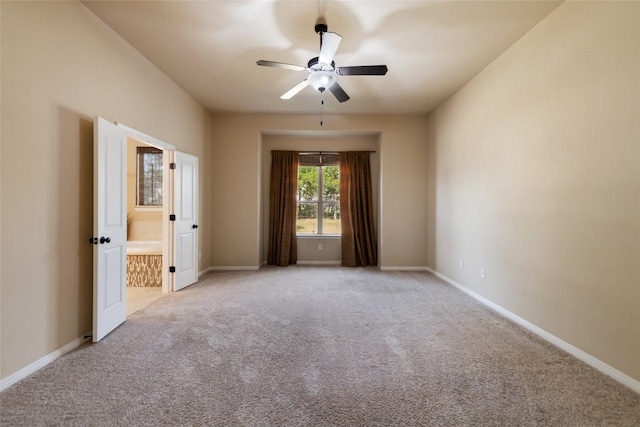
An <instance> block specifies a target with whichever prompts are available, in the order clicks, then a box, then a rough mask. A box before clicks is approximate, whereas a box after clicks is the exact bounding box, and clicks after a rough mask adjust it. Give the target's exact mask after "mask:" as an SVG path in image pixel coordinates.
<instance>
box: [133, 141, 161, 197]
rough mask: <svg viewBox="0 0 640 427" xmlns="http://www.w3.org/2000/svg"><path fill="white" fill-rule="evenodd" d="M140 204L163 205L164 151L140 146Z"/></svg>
mask: <svg viewBox="0 0 640 427" xmlns="http://www.w3.org/2000/svg"><path fill="white" fill-rule="evenodd" d="M138 165H139V166H138V205H140V206H162V151H161V150H158V149H152V148H147V147H139V148H138Z"/></svg>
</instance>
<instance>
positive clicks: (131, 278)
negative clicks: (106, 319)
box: [126, 136, 169, 318]
mask: <svg viewBox="0 0 640 427" xmlns="http://www.w3.org/2000/svg"><path fill="white" fill-rule="evenodd" d="M163 157H164V150H162V149H161V148H157V147H153V146H151V145H149V144H147V143H146V142H144V141H141V140H139V139H137V138H135V137H132V136H128V137H127V293H126V304H127V318H128V317H129V316H131V315H133V314H134V313H136V312H137V311H139V310H141V309H142V308H144V307H146V306H147V305H149V304H151V303H152V302H153V301H155V300H157V299H158V298H160V297H162V288H163V286H162V285H163V283H162V279H163V275H162V266H163V264H164V263H166V262H168V261H169V260H168V257H166V256H165V254H163V250H162V249H163V244H162V242H163V240H164V236H163V232H162V224H163V223H164V221H165V218H164V212H163V205H164V200H165V194H164V180H165V179H167V177H166V176H165V175H164V167H163V165H164V159H163Z"/></svg>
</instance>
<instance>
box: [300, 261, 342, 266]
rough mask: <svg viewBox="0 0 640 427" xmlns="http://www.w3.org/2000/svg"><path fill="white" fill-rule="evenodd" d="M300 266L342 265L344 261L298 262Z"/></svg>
mask: <svg viewBox="0 0 640 427" xmlns="http://www.w3.org/2000/svg"><path fill="white" fill-rule="evenodd" d="M297 264H298V265H341V264H342V261H298V263H297Z"/></svg>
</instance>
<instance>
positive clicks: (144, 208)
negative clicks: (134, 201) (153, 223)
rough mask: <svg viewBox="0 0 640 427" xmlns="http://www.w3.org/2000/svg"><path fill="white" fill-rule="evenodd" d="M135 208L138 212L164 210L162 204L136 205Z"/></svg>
mask: <svg viewBox="0 0 640 427" xmlns="http://www.w3.org/2000/svg"><path fill="white" fill-rule="evenodd" d="M133 210H134V211H136V212H162V206H136V207H135V208H133Z"/></svg>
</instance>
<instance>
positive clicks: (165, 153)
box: [115, 122, 176, 294]
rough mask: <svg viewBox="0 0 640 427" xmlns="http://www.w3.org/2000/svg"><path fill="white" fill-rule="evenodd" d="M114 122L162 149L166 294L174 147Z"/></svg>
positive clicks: (166, 287) (167, 288)
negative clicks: (171, 171) (171, 164)
mask: <svg viewBox="0 0 640 427" xmlns="http://www.w3.org/2000/svg"><path fill="white" fill-rule="evenodd" d="M115 124H116V126H118V127H119V128H121V129H123V130H124V131H125V132H126V133H127V136H130V137H133V138H135V139H138V140H140V141H142V142H144V143H146V144H149V145H151V146H153V147H156V148H159V149H161V150H162V173H163V179H162V192H163V194H164V197H163V198H164V200H163V203H162V293H163V294H166V293H169V292H172V291H173V283H172V280H171V279H172V277H171V274H169V266H171V265H173V264H172V262H173V255H172V254H173V232H172V230H171V221H169V215H170V214H171V206H172V205H173V183H172V182H171V181H172V179H170V176H171V174H170V169H169V166H170V163H171V162H172V161H173V160H172V158H173V153H174V152H175V151H176V147H174V146H173V145H171V144H169V143H167V142H164V141H162V140H160V139H158V138H155V137H153V136H151V135H147V134H145V133H143V132H140V131H139V130H136V129H133V128H130V127H129V126H125V125H123V124H122V123H119V122H115Z"/></svg>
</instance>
